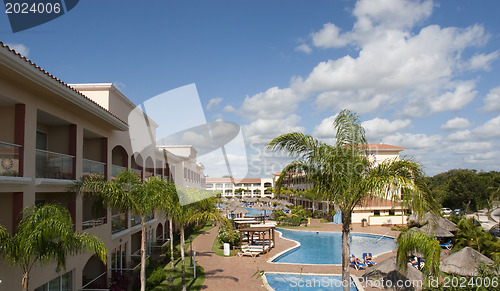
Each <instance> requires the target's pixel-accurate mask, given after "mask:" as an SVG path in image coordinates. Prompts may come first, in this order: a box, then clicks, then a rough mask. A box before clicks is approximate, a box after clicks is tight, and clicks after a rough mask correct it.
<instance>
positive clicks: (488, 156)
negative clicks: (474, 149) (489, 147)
mask: <svg viewBox="0 0 500 291" xmlns="http://www.w3.org/2000/svg"><path fill="white" fill-rule="evenodd" d="M498 156H500V151H487V152H484V153H477V154H473V155H471V156H469V157H467V158H466V159H465V161H466V162H467V163H473V164H479V163H480V164H481V166H484V165H485V164H487V163H488V162H490V163H491V162H493V163H496V160H497V159H498ZM496 168H498V164H497V166H496Z"/></svg>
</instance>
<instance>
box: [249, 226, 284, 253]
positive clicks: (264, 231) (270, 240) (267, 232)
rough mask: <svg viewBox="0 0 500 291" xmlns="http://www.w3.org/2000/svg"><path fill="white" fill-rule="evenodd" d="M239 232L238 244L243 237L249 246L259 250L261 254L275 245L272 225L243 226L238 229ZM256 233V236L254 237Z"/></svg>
mask: <svg viewBox="0 0 500 291" xmlns="http://www.w3.org/2000/svg"><path fill="white" fill-rule="evenodd" d="M240 233H241V235H240V245H241V243H242V242H243V237H245V238H246V241H247V242H248V245H249V247H250V248H252V249H254V250H259V251H260V252H261V253H262V254H264V253H265V252H266V250H270V249H272V248H274V246H275V245H276V240H275V235H274V226H256V227H245V228H242V229H240ZM257 235H258V238H256V236H257ZM266 236H267V237H266ZM266 242H267V245H266Z"/></svg>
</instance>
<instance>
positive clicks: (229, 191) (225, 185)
mask: <svg viewBox="0 0 500 291" xmlns="http://www.w3.org/2000/svg"><path fill="white" fill-rule="evenodd" d="M206 189H207V190H214V191H220V193H221V195H222V197H237V198H244V197H270V198H273V197H274V192H273V191H274V190H273V189H274V179H273V178H255V179H251V178H249V179H232V178H206Z"/></svg>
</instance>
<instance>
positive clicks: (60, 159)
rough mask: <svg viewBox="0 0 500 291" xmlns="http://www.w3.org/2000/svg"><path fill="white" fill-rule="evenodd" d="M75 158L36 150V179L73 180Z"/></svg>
mask: <svg viewBox="0 0 500 291" xmlns="http://www.w3.org/2000/svg"><path fill="white" fill-rule="evenodd" d="M74 162H75V157H73V156H70V155H65V154H60V153H54V152H49V151H44V150H36V177H37V178H49V179H73V163H74Z"/></svg>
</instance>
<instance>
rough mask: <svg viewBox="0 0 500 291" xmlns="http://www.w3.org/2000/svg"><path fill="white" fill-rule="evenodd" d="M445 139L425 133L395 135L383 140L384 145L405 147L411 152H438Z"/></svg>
mask: <svg viewBox="0 0 500 291" xmlns="http://www.w3.org/2000/svg"><path fill="white" fill-rule="evenodd" d="M442 140H443V138H442V137H441V136H440V135H427V134H423V133H418V134H411V133H399V132H398V133H395V134H393V135H390V136H387V137H385V138H384V139H383V142H384V143H388V144H393V145H398V146H402V147H405V148H407V149H409V150H426V151H429V150H433V151H435V150H437V149H438V148H440V147H441V142H442Z"/></svg>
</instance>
